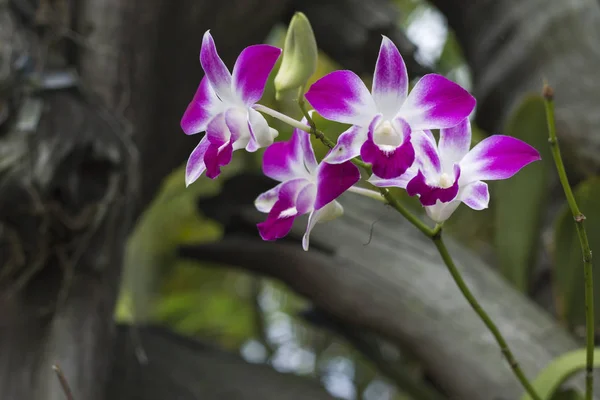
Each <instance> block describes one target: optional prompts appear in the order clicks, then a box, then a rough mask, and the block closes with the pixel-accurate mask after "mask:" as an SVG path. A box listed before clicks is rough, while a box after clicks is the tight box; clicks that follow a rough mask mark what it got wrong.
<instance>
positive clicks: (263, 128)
mask: <svg viewBox="0 0 600 400" xmlns="http://www.w3.org/2000/svg"><path fill="white" fill-rule="evenodd" d="M248 128H249V129H250V141H249V142H248V145H247V146H246V150H247V151H249V152H255V151H256V150H258V149H260V148H263V147H267V146H270V145H271V143H273V141H274V140H275V138H276V137H277V136H278V135H279V132H277V130H275V129H273V128H271V127H270V126H269V124H268V123H267V120H266V119H265V117H263V116H262V114H261V113H259V112H258V111H256V110H255V109H253V108H249V109H248Z"/></svg>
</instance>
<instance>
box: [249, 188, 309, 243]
mask: <svg viewBox="0 0 600 400" xmlns="http://www.w3.org/2000/svg"><path fill="white" fill-rule="evenodd" d="M307 185H311V183H310V182H309V181H307V180H305V179H294V180H291V181H288V182H285V183H284V184H282V185H280V189H279V192H278V196H277V201H276V202H275V204H273V207H272V208H271V210H270V212H269V215H268V216H267V219H266V220H265V221H264V222H261V223H260V224H258V225H257V227H258V231H259V233H260V236H261V237H262V238H263V240H276V239H280V238H282V237H284V236H286V235H287V234H288V233H289V232H290V230H291V229H292V225H293V224H294V220H295V219H296V217H297V216H298V215H300V213H299V211H298V208H297V207H296V206H297V204H296V199H297V198H298V194H299V193H300V192H301V191H302V190H303V189H304V188H305V187H306V186H307ZM303 206H306V205H305V204H303Z"/></svg>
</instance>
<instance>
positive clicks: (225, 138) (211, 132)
mask: <svg viewBox="0 0 600 400" xmlns="http://www.w3.org/2000/svg"><path fill="white" fill-rule="evenodd" d="M225 114H226V113H221V114H218V115H217V116H215V117H214V118H213V119H212V120H211V121H210V122H209V123H208V126H207V127H206V137H207V138H208V141H209V142H210V143H211V144H214V145H215V146H217V147H220V146H222V145H224V144H225V143H228V142H229V139H231V132H230V131H229V128H228V127H227V124H226V122H225Z"/></svg>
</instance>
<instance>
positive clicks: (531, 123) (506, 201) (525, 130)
mask: <svg viewBox="0 0 600 400" xmlns="http://www.w3.org/2000/svg"><path fill="white" fill-rule="evenodd" d="M504 133H505V134H506V135H509V136H514V137H516V138H518V139H521V140H523V141H525V142H527V143H529V144H530V145H532V146H533V147H535V148H536V149H537V150H538V151H539V152H540V154H541V156H542V161H541V162H535V163H533V164H531V165H528V166H527V167H525V168H523V169H522V170H521V171H520V172H519V173H518V174H517V175H515V176H514V177H513V178H511V179H507V180H505V181H500V182H495V184H494V186H493V188H492V195H493V196H494V197H493V201H494V204H495V207H496V214H495V247H496V255H497V257H498V264H499V266H500V270H501V272H502V274H503V275H504V277H505V278H506V279H508V280H509V281H510V282H511V283H512V284H513V285H515V286H516V287H517V288H518V289H519V290H521V291H523V292H526V291H527V289H528V286H529V278H530V274H531V268H532V267H533V265H534V264H535V257H536V254H537V248H538V241H539V238H540V232H541V228H542V217H543V214H544V211H545V209H546V204H547V199H548V178H549V176H550V173H552V171H553V168H554V164H553V162H552V155H551V153H550V149H549V146H548V128H547V126H546V112H545V109H544V102H543V99H542V97H541V96H537V95H536V96H528V97H526V98H525V99H524V100H523V102H522V103H521V105H520V106H519V107H518V108H517V109H516V110H515V112H514V113H513V115H512V116H511V118H510V119H509V121H508V123H507V125H506V128H505V130H504Z"/></svg>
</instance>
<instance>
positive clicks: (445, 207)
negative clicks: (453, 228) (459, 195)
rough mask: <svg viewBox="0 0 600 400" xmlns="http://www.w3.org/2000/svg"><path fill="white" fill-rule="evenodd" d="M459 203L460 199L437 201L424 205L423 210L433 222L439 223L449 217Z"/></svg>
mask: <svg viewBox="0 0 600 400" xmlns="http://www.w3.org/2000/svg"><path fill="white" fill-rule="evenodd" d="M460 203H461V202H460V200H454V201H451V202H449V203H442V202H440V201H438V202H437V203H436V204H435V205H433V206H429V207H425V212H426V213H427V215H428V216H429V218H431V219H432V220H433V221H434V222H436V223H438V224H441V223H442V222H444V221H446V220H447V219H448V218H450V216H451V215H452V214H453V213H454V211H456V209H457V208H458V206H459V205H460Z"/></svg>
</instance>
